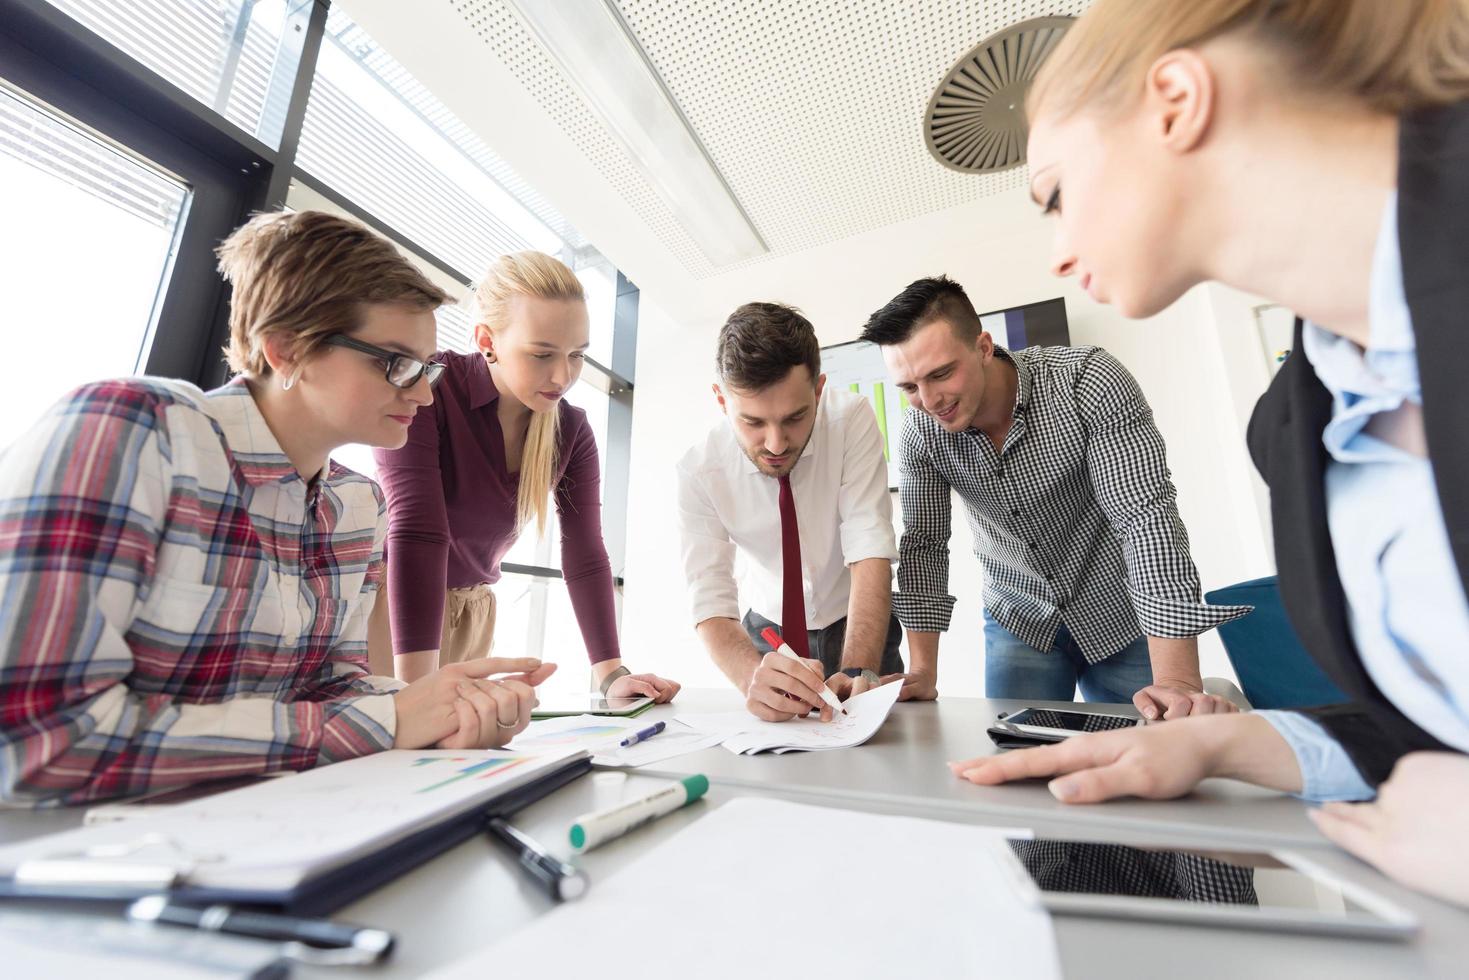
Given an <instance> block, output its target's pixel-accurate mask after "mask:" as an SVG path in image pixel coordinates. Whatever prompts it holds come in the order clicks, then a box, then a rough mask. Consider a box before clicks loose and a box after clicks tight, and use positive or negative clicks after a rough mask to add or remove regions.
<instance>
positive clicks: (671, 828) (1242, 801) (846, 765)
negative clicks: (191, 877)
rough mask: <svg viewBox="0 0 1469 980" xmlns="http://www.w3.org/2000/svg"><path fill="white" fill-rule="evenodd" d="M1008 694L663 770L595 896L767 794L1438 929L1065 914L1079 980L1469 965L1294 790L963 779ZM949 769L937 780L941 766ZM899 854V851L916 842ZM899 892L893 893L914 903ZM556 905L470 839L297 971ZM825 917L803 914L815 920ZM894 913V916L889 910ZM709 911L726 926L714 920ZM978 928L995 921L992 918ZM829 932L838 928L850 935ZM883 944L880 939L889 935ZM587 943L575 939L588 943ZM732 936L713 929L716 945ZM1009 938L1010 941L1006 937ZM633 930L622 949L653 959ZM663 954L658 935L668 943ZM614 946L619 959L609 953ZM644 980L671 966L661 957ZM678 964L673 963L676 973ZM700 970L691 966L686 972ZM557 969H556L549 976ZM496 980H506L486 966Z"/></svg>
mask: <svg viewBox="0 0 1469 980" xmlns="http://www.w3.org/2000/svg"><path fill="white" fill-rule="evenodd" d="M737 703H738V698H737V697H736V696H735V695H734V694H733V693H732V692H727V691H685V692H684V693H683V694H681V695H680V696H679V703H678V704H677V705H674V706H669V707H659V708H656V709H654V710H653V711H652V712H650V713H648V714H646V715H644V716H643V717H644V718H647V719H656V718H659V717H673V716H675V715H676V714H677V712H678V711H679V710H719V709H721V708H725V707H729V706H730V705H731V704H737ZM1005 707H1007V703H1005V702H995V701H984V700H980V699H961V698H954V699H945V700H941V701H939V702H937V703H917V704H913V703H908V704H899V705H898V706H897V707H895V708H894V710H893V714H892V716H891V717H890V718H889V720H888V722H887V723H886V724H885V726H884V728H883V730H882V731H881V732H879V734H878V735H877V737H875V738H874V739H873V740H872V741H871V742H869V743H868V744H867V745H865V746H862V747H859V748H856V749H849V750H839V751H836V752H826V753H810V754H788V755H784V756H772V755H764V756H754V757H738V756H735V755H734V754H733V753H731V752H728V751H726V750H725V749H722V748H716V749H711V750H708V751H705V752H701V753H695V754H693V755H690V756H686V757H683V758H681V759H679V760H673V761H675V762H677V763H678V764H677V765H674V764H672V763H666V764H663V765H662V766H660V767H659V768H660V770H661V771H665V772H673V773H678V774H682V773H685V772H696V771H697V772H704V773H705V774H707V775H708V776H709V777H710V779H711V783H712V787H711V789H710V792H709V794H708V796H707V797H706V798H705V799H704V800H702V801H700V802H698V803H695V804H693V805H691V806H689V807H685V808H684V809H682V810H680V811H678V812H676V813H674V814H671V815H669V816H667V817H664V818H663V819H661V820H658V821H655V822H653V823H651V824H648V825H646V826H644V827H641V828H639V829H637V830H635V831H633V832H632V833H630V834H628V835H627V836H625V837H623V838H621V839H619V840H616V841H613V842H611V843H609V844H607V845H604V846H603V847H601V848H598V849H597V850H595V851H592V852H591V853H589V854H586V855H583V856H581V857H579V858H577V859H576V860H577V863H578V864H580V865H581V866H582V868H583V869H584V870H585V871H586V873H587V874H588V876H589V878H590V879H591V882H592V888H593V890H595V889H596V887H597V882H598V881H600V880H605V879H606V878H607V877H608V876H610V875H613V874H616V873H617V871H618V870H619V869H620V868H622V867H624V866H626V865H629V864H631V863H633V862H635V861H637V860H638V858H639V857H640V856H641V855H643V854H645V853H646V852H647V851H648V850H649V848H652V847H654V846H656V845H657V844H658V843H659V842H660V841H662V840H664V839H666V838H667V837H668V836H669V835H671V834H673V833H676V832H677V831H678V830H679V829H680V828H682V827H685V826H687V825H689V824H690V823H691V822H692V821H695V820H698V819H700V818H701V817H702V816H703V815H705V814H707V813H709V812H711V811H712V809H713V808H715V807H718V806H721V805H722V804H724V803H725V802H727V801H728V800H730V799H734V798H736V797H746V796H758V797H767V798H776V799H784V800H791V801H796V802H804V803H810V804H814V805H818V806H833V807H845V808H848V809H855V810H864V811H869V812H879V813H893V814H900V815H905V816H926V817H930V818H934V819H943V820H951V821H958V822H965V823H975V824H985V825H992V826H1011V827H1014V826H1021V827H1027V828H1030V829H1031V830H1032V831H1034V832H1035V833H1036V834H1038V835H1043V836H1061V837H1069V838H1073V839H1078V838H1079V839H1092V840H1109V841H1115V842H1118V843H1131V844H1156V845H1174V846H1181V847H1184V846H1200V845H1204V844H1209V843H1213V844H1215V845H1219V844H1224V845H1231V844H1233V845H1240V844H1254V845H1260V844H1269V843H1273V844H1276V845H1280V846H1288V847H1292V848H1296V849H1307V850H1309V854H1310V857H1311V858H1312V860H1313V861H1315V862H1317V863H1318V864H1321V865H1323V866H1325V867H1326V868H1327V869H1328V870H1329V871H1331V872H1333V873H1335V874H1338V875H1340V876H1342V877H1343V878H1346V879H1348V880H1351V881H1356V882H1359V883H1361V884H1364V885H1368V886H1370V887H1372V888H1373V889H1375V890H1376V891H1377V892H1379V893H1380V894H1382V895H1383V896H1384V897H1386V898H1388V899H1390V900H1393V901H1395V902H1397V903H1399V904H1400V905H1402V906H1404V907H1405V908H1407V909H1409V910H1410V911H1412V912H1414V913H1415V914H1416V915H1418V916H1419V918H1420V919H1421V920H1422V922H1423V926H1424V929H1423V932H1422V934H1421V935H1420V936H1418V937H1417V938H1416V939H1415V940H1414V941H1412V942H1409V943H1390V942H1377V941H1368V940H1353V939H1342V938H1321V937H1312V936H1301V935H1286V934H1270V933H1263V932H1247V931H1236V930H1228V929H1206V928H1198V927H1187V926H1175V925H1154V924H1145V923H1137V922H1126V921H1120V920H1104V919H1085V918H1076V917H1066V916H1058V917H1057V918H1056V919H1055V927H1056V936H1057V941H1058V945H1059V951H1060V958H1061V964H1062V969H1063V971H1064V973H1065V976H1067V977H1068V978H1087V980H1090V978H1099V980H1109V978H1117V980H1136V978H1138V977H1155V976H1169V977H1183V978H1187V980H1211V978H1218V980H1239V978H1241V977H1276V976H1289V977H1293V978H1313V977H1322V978H1326V977H1330V978H1332V980H1357V978H1362V980H1367V978H1381V977H1409V976H1411V977H1429V978H1438V977H1443V978H1450V977H1463V976H1465V975H1466V963H1469V912H1466V911H1464V910H1461V909H1456V908H1454V907H1451V906H1448V905H1446V904H1443V903H1440V902H1437V901H1434V900H1432V899H1427V898H1423V897H1421V896H1418V895H1415V894H1414V893H1412V892H1410V891H1408V890H1407V889H1404V888H1400V887H1398V886H1396V885H1394V884H1393V883H1392V882H1390V881H1388V880H1387V879H1385V878H1383V877H1382V876H1381V875H1379V874H1377V873H1376V872H1374V871H1373V870H1372V869H1370V868H1368V867H1366V866H1365V865H1362V864H1361V863H1359V862H1357V861H1355V860H1354V859H1352V858H1350V857H1348V856H1346V855H1344V854H1341V853H1339V852H1336V851H1334V850H1333V849H1331V848H1330V847H1329V846H1328V845H1327V844H1326V843H1325V842H1324V841H1323V840H1322V839H1321V838H1320V837H1319V836H1317V835H1315V833H1314V830H1313V829H1312V828H1311V825H1310V824H1309V822H1308V821H1307V820H1306V819H1305V818H1304V817H1303V816H1301V815H1300V813H1299V811H1300V809H1301V808H1302V805H1301V804H1300V803H1298V802H1296V801H1294V800H1290V799H1288V798H1284V797H1280V796H1275V795H1272V794H1265V793H1259V792H1255V791H1253V790H1250V789H1248V788H1246V787H1239V786H1234V785H1231V784H1228V783H1219V784H1218V785H1215V786H1207V787H1205V788H1204V789H1203V790H1202V791H1201V792H1199V793H1197V794H1195V795H1194V796H1192V797H1190V798H1188V799H1185V800H1179V801H1174V802H1172V803H1164V804H1154V803H1142V802H1128V803H1122V804H1106V805H1103V806H1099V807H1084V808H1082V807H1077V808H1064V807H1062V805H1061V804H1057V803H1055V802H1054V801H1053V800H1051V797H1050V795H1049V793H1047V792H1046V790H1045V787H1044V786H1043V785H1039V784H1037V785H1022V786H1012V787H1004V788H981V787H975V786H969V785H967V784H959V783H958V781H953V782H952V783H951V782H950V780H951V777H949V775H948V772H947V768H946V767H945V766H944V765H943V763H944V760H945V759H946V758H949V757H958V756H960V755H961V754H962V753H964V752H965V751H966V750H967V752H968V754H979V753H980V752H982V751H987V747H988V745H989V742H988V739H987V738H985V737H984V733H983V729H984V727H985V725H986V724H987V723H988V720H989V719H990V718H992V717H993V715H994V713H995V712H996V711H998V710H1003V709H1004V708H1005ZM934 771H936V772H937V774H938V776H937V778H934V777H933V776H931V775H930V772H934ZM665 779H666V777H665V776H661V775H654V774H649V773H648V772H647V771H646V770H635V771H632V772H631V773H630V774H629V775H628V776H627V777H626V779H625V780H623V781H621V782H620V784H619V783H618V781H617V780H616V779H615V778H614V779H613V780H612V782H613V785H611V786H609V785H606V781H604V780H598V779H597V778H596V776H595V775H593V776H590V777H584V778H582V779H580V780H578V781H576V782H575V783H573V784H572V785H570V786H567V787H565V788H563V789H562V790H559V791H558V792H556V793H555V794H553V795H552V796H550V797H548V798H546V799H544V800H542V801H540V802H539V803H537V804H535V805H534V806H531V807H529V808H527V809H526V810H524V811H522V812H521V813H519V814H517V815H516V817H515V818H514V823H515V824H516V826H517V827H520V828H521V829H523V830H525V831H527V832H528V833H530V834H532V835H533V836H535V837H536V838H537V839H539V840H541V841H542V842H544V843H546V844H548V845H554V844H555V842H559V841H562V840H564V839H565V834H566V828H567V827H568V826H569V824H570V823H571V821H572V819H573V818H574V817H575V816H577V815H578V814H581V813H584V812H586V811H588V810H591V809H595V808H597V807H600V806H606V805H608V804H609V803H612V802H616V798H618V797H620V798H624V799H625V798H631V797H632V796H634V795H636V794H640V793H643V792H647V791H649V790H650V789H653V788H656V787H657V786H659V785H661V784H662V783H663V782H664V780H665ZM79 820H80V812H70V811H69V812H60V813H58V812H52V813H49V814H43V813H22V812H12V813H0V841H4V840H14V839H19V838H21V837H27V836H31V835H33V834H35V833H38V832H44V831H46V830H51V829H59V828H61V827H63V826H67V825H71V824H74V823H76V822H77V821H79ZM889 846H892V847H897V848H899V849H901V847H902V843H901V842H895V843H893V844H891V845H889ZM912 900H913V898H912V897H911V896H894V897H893V898H892V901H895V902H901V901H912ZM551 908H552V903H551V902H550V900H549V899H548V898H547V897H546V896H545V895H544V894H543V893H542V892H541V891H539V890H538V889H537V888H536V887H535V885H534V884H533V883H532V882H531V881H530V879H529V878H528V877H527V876H526V875H525V874H524V873H523V872H521V870H520V869H519V868H518V867H517V865H516V863H515V861H514V860H513V859H512V858H511V857H510V856H509V855H508V854H507V853H506V851H505V850H504V849H503V848H502V847H500V846H499V845H498V844H495V843H492V842H490V841H489V840H488V839H485V838H477V839H474V840H470V841H468V842H466V843H464V844H461V845H459V846H458V847H456V848H453V849H452V850H450V851H448V852H446V853H444V854H442V855H440V856H439V857H438V858H436V859H434V860H433V861H430V862H429V863H427V864H425V865H423V866H421V867H419V868H417V869H415V870H414V871H412V872H410V873H408V874H407V875H405V876H403V877H401V878H399V879H397V880H396V881H394V882H392V883H391V884H389V885H387V886H386V887H384V888H381V889H379V890H378V891H376V892H374V893H373V894H371V895H369V896H367V897H366V898H363V899H361V900H359V901H357V902H355V903H353V904H352V905H349V906H347V907H345V908H343V909H341V910H340V911H339V912H337V913H336V915H335V916H334V917H335V918H337V919H339V920H342V921H350V922H357V923H361V924H364V925H375V926H381V927H384V928H389V929H392V930H394V931H395V932H396V933H397V934H398V937H399V945H398V949H397V951H396V952H395V954H394V957H393V960H392V961H391V962H390V963H388V964H386V965H384V966H382V967H378V968H374V969H371V970H351V969H348V970H343V969H305V968H299V967H298V968H297V971H296V974H295V975H297V976H302V977H312V978H316V977H321V978H327V977H362V978H364V980H367V978H372V980H389V978H399V977H405V978H406V977H417V976H420V975H422V974H423V973H425V972H428V971H430V970H433V969H435V968H437V967H440V966H444V965H447V964H449V963H452V962H453V961H454V960H456V959H459V958H461V957H463V956H467V955H470V954H472V953H473V952H475V951H476V950H478V949H480V948H482V947H483V946H484V945H486V944H489V943H492V942H494V941H495V940H496V939H498V938H499V937H502V936H505V935H508V934H509V933H511V932H513V931H514V930H516V929H517V928H520V927H521V926H523V925H525V924H526V923H528V922H530V921H531V920H533V919H534V918H536V917H538V916H540V915H543V914H545V913H546V912H547V911H549V910H550V909H551ZM812 914H813V913H812V910H811V909H809V908H808V909H805V910H803V911H802V921H803V923H805V924H806V925H807V926H812V927H814V924H813V923H812ZM963 916H964V912H963V910H962V909H945V910H940V912H939V915H938V916H936V920H935V923H936V924H935V936H934V937H932V938H926V937H914V936H908V937H902V938H903V939H904V940H905V941H907V942H909V943H911V944H912V946H913V948H914V950H915V953H914V970H913V975H915V976H919V975H923V972H924V968H923V955H922V949H923V948H924V945H925V943H928V942H933V941H941V937H942V935H943V934H944V932H945V931H946V930H948V929H952V928H953V927H954V925H955V923H956V922H957V923H960V924H963V922H964V919H963ZM874 918H875V920H878V921H880V919H881V910H880V909H874ZM711 921H717V920H714V919H711ZM972 927H973V928H976V929H982V928H983V927H984V924H983V922H982V921H975V922H973V923H972ZM850 928H851V924H850V923H834V924H829V929H830V930H831V932H828V929H827V928H823V929H822V930H821V931H822V932H823V933H824V934H834V933H839V932H840V931H842V930H850ZM876 938H881V937H880V936H879V937H876ZM574 939H575V937H568V940H569V941H574ZM722 941H724V938H723V937H721V936H719V935H718V934H717V932H715V933H712V934H711V938H710V943H711V948H714V949H717V944H718V943H719V942H722ZM996 942H1003V937H997V938H996ZM639 947H640V944H639V942H638V941H637V940H636V939H634V940H631V941H630V942H629V944H628V949H627V951H626V954H625V955H639V954H638V950H639ZM655 949H656V944H655ZM608 952H609V956H613V955H619V953H618V952H617V951H615V950H609V951H608ZM649 953H650V955H647V956H646V962H647V963H648V964H649V969H648V971H647V976H648V977H649V978H650V980H651V978H655V977H659V976H664V975H667V976H673V975H675V973H673V972H666V973H660V972H659V970H658V969H657V963H658V960H657V957H656V953H655V952H654V951H649ZM670 968H672V967H670ZM685 972H687V970H684V969H681V970H679V971H678V975H682V974H683V973H685ZM547 975H548V976H549V975H551V974H549V973H548V974H547ZM485 980H496V978H494V977H493V976H487V977H486V978H485Z"/></svg>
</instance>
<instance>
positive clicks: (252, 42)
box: [50, 0, 310, 148]
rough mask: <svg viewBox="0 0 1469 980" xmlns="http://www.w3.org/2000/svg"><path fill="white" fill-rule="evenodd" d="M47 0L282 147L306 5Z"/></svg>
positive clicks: (269, 0)
mask: <svg viewBox="0 0 1469 980" xmlns="http://www.w3.org/2000/svg"><path fill="white" fill-rule="evenodd" d="M50 2H51V5H52V6H54V7H56V8H58V9H59V10H62V11H64V12H65V13H66V14H68V15H69V16H71V17H73V18H75V19H76V20H77V21H78V22H80V23H81V24H83V25H85V26H86V27H88V28H90V29H91V30H92V31H94V32H96V33H97V34H98V35H99V36H101V37H102V38H105V39H106V40H107V41H109V42H110V43H112V44H114V45H116V46H117V47H118V48H120V49H122V50H123V51H124V52H126V53H127V54H129V55H131V56H132V57H134V58H136V59H137V60H138V61H139V62H140V63H141V64H143V65H145V66H146V67H148V68H149V69H151V70H152V71H154V72H157V73H158V75H159V76H161V77H162V78H164V79H166V80H167V81H168V82H170V83H172V84H173V85H174V86H176V87H177V88H179V89H180V90H182V91H183V92H185V93H186V94H188V95H189V96H192V97H193V98H195V99H198V100H199V101H200V102H202V103H203V104H204V105H206V106H209V107H211V108H213V109H214V110H215V111H216V112H218V113H219V114H220V115H222V116H224V117H225V118H226V119H228V120H229V121H230V122H232V123H234V124H235V125H236V126H238V127H240V128H241V129H242V130H244V131H245V132H247V133H249V134H251V135H252V136H254V137H255V138H257V139H259V140H260V141H261V142H263V143H265V144H266V145H267V146H270V147H272V148H274V147H279V146H280V142H281V134H282V126H283V125H284V123H285V108H286V102H287V100H288V99H289V95H290V91H289V86H290V82H291V80H292V78H293V76H294V75H295V72H296V68H297V64H298V63H299V61H300V55H301V51H300V48H301V40H302V39H303V38H304V30H305V24H306V16H305V14H306V12H307V11H309V7H310V5H309V4H301V3H293V4H291V6H290V8H288V7H287V4H286V0H191V2H179V0H129V2H127V3H117V2H116V0H50Z"/></svg>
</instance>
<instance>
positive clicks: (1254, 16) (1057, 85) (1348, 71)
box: [1026, 0, 1469, 119]
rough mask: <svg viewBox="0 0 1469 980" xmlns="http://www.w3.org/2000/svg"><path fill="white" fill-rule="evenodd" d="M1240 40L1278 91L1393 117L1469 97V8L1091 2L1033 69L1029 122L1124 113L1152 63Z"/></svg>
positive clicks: (1271, 0) (1334, 2)
mask: <svg viewBox="0 0 1469 980" xmlns="http://www.w3.org/2000/svg"><path fill="white" fill-rule="evenodd" d="M1237 30H1238V31H1246V32H1249V36H1250V37H1251V38H1252V39H1253V40H1255V41H1257V42H1258V43H1259V44H1260V45H1261V46H1262V47H1263V48H1265V49H1266V50H1268V51H1271V52H1274V53H1277V54H1278V55H1279V56H1280V57H1281V58H1282V60H1283V62H1284V65H1285V69H1286V72H1285V77H1284V78H1283V79H1281V82H1280V84H1281V85H1286V86H1298V87H1301V88H1303V89H1304V90H1305V91H1308V92H1314V93H1324V94H1329V95H1336V96H1346V97H1350V98H1354V99H1356V100H1359V101H1361V102H1362V103H1364V104H1366V105H1367V106H1369V107H1370V108H1373V109H1376V110H1379V111H1381V112H1388V113H1394V114H1396V113H1401V112H1405V111H1407V110H1411V109H1417V108H1423V107H1426V106H1434V105H1447V104H1449V103H1453V102H1458V101H1460V100H1463V99H1466V98H1469V0H1097V2H1096V3H1095V4H1094V5H1093V6H1092V7H1091V8H1090V9H1089V10H1088V11H1087V12H1086V13H1085V14H1083V15H1082V16H1081V18H1080V19H1079V20H1078V21H1077V22H1076V24H1074V25H1073V26H1072V27H1071V29H1070V30H1069V31H1067V33H1066V36H1065V37H1064V38H1062V40H1061V43H1060V44H1058V45H1057V46H1056V50H1055V51H1054V52H1052V54H1051V55H1050V57H1048V58H1047V59H1046V61H1045V63H1044V64H1043V65H1042V66H1041V69H1040V71H1039V72H1038V73H1037V75H1036V78H1035V82H1034V84H1033V85H1032V86H1031V91H1030V95H1029V96H1028V97H1027V100H1026V102H1027V109H1028V110H1029V114H1030V117H1031V118H1032V119H1034V118H1036V117H1037V115H1038V113H1039V112H1040V111H1041V110H1042V109H1044V110H1045V111H1046V112H1047V113H1055V114H1057V115H1062V116H1064V115H1067V114H1069V113H1071V112H1073V111H1075V110H1076V109H1078V108H1080V107H1081V106H1082V105H1083V104H1087V105H1093V106H1096V105H1100V106H1103V107H1115V108H1119V109H1125V108H1129V107H1130V105H1131V102H1132V100H1133V99H1135V98H1137V97H1138V96H1139V95H1140V94H1141V92H1142V83H1143V78H1144V75H1145V74H1146V72H1147V69H1148V66H1149V65H1151V64H1152V63H1153V62H1154V61H1155V60H1156V59H1157V58H1158V57H1160V56H1162V55H1163V54H1165V53H1167V52H1168V51H1172V50H1174V49H1175V48H1181V47H1188V46H1191V45H1197V44H1202V43H1203V42H1205V41H1208V40H1209V39H1211V38H1214V37H1218V36H1220V35H1222V34H1227V33H1231V32H1234V31H1237Z"/></svg>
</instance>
